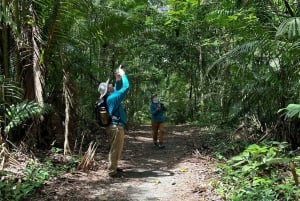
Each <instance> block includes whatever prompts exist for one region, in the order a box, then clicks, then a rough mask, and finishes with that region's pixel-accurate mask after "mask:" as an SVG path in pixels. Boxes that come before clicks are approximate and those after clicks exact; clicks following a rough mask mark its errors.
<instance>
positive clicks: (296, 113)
mask: <svg viewBox="0 0 300 201" xmlns="http://www.w3.org/2000/svg"><path fill="white" fill-rule="evenodd" d="M281 112H283V114H284V115H285V117H286V118H294V117H296V118H300V105H299V104H289V105H288V106H287V107H286V108H282V109H280V110H278V113H281Z"/></svg>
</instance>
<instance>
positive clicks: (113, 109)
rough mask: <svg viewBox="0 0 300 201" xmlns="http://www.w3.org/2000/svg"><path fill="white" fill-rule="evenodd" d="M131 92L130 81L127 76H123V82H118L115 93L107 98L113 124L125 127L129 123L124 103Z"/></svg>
mask: <svg viewBox="0 0 300 201" xmlns="http://www.w3.org/2000/svg"><path fill="white" fill-rule="evenodd" d="M128 90H129V81H128V78H127V76H126V75H122V80H120V81H117V82H116V85H115V91H114V92H112V93H111V94H110V95H109V96H108V97H107V107H108V113H109V115H110V116H112V118H113V119H112V124H114V125H121V126H125V125H126V123H127V116H126V112H125V110H124V108H123V106H122V104H121V103H122V101H123V99H124V98H125V95H126V94H127V92H128Z"/></svg>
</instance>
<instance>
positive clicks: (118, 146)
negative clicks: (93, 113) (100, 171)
mask: <svg viewBox="0 0 300 201" xmlns="http://www.w3.org/2000/svg"><path fill="white" fill-rule="evenodd" d="M115 76H116V83H115V87H113V85H112V84H108V82H106V83H101V84H100V85H99V89H98V90H99V92H100V93H101V96H100V98H102V97H104V96H107V99H106V101H107V107H108V113H109V115H110V117H111V118H112V120H111V124H110V125H109V126H108V127H107V128H106V131H107V133H108V135H109V138H110V151H109V156H108V160H109V164H108V175H109V176H110V177H115V176H118V175H119V174H118V173H120V172H121V169H120V168H118V161H119V159H120V157H121V153H122V151H123V146H124V136H125V131H124V127H125V125H126V123H127V116H126V113H125V110H124V108H123V106H122V104H121V103H122V101H123V99H124V98H125V96H126V94H127V92H128V90H129V81H128V78H127V76H126V75H125V71H124V70H123V68H122V66H120V67H119V68H118V69H117V71H116V73H115ZM101 86H102V88H101Z"/></svg>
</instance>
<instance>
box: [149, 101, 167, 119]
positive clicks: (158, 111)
mask: <svg viewBox="0 0 300 201" xmlns="http://www.w3.org/2000/svg"><path fill="white" fill-rule="evenodd" d="M158 104H161V107H160V108H159V107H158ZM166 110H167V109H166V108H165V106H164V105H163V104H162V103H153V102H151V104H150V112H151V116H152V121H154V122H158V123H162V122H164V121H165V117H164V111H166Z"/></svg>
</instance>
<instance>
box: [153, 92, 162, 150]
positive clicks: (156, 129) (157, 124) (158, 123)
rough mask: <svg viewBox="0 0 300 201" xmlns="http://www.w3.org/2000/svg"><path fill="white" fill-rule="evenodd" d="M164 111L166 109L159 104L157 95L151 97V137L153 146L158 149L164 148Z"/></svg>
mask: <svg viewBox="0 0 300 201" xmlns="http://www.w3.org/2000/svg"><path fill="white" fill-rule="evenodd" d="M165 111H166V108H165V106H164V104H163V103H161V102H160V101H159V100H158V98H157V95H156V94H154V95H153V96H152V97H151V104H150V112H151V117H152V118H151V119H152V121H151V126H152V137H153V143H154V145H155V146H157V147H159V148H165V145H164V134H165V128H164V121H165V117H164V112H165Z"/></svg>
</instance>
